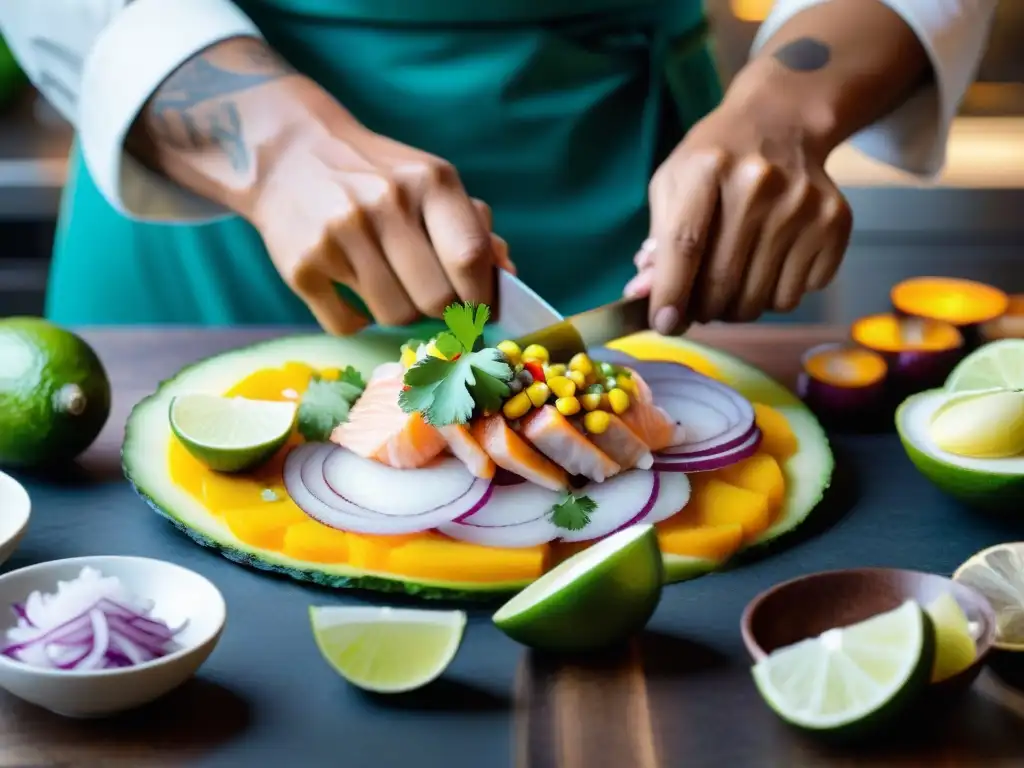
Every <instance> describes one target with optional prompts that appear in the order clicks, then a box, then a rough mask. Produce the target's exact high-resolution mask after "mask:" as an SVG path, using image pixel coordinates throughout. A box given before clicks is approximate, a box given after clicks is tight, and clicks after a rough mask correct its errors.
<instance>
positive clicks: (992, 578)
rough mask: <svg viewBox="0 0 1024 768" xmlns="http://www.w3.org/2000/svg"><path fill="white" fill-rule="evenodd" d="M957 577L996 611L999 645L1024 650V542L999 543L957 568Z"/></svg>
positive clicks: (997, 644)
mask: <svg viewBox="0 0 1024 768" xmlns="http://www.w3.org/2000/svg"><path fill="white" fill-rule="evenodd" d="M953 580H954V581H958V582H960V583H961V584H966V585H967V586H969V587H974V588H975V589H976V590H978V591H979V592H980V593H981V594H983V595H984V596H985V598H986V599H987V600H988V602H989V604H990V605H991V606H992V610H993V611H994V612H995V614H996V647H998V648H1002V649H1004V650H1011V651H1024V542H1012V543H1008V544H996V545H995V546H994V547H989V548H988V549H985V550H982V551H981V552H979V553H978V554H976V555H974V556H973V557H971V558H970V559H969V560H968V561H967V562H966V563H964V564H963V565H961V566H960V567H959V568H957V569H956V573H954V574H953Z"/></svg>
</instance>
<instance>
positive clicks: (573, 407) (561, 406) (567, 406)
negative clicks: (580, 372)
mask: <svg viewBox="0 0 1024 768" xmlns="http://www.w3.org/2000/svg"><path fill="white" fill-rule="evenodd" d="M555 408H557V409H558V412H559V413H560V414H562V415H563V416H575V415H576V414H577V413H579V412H580V401H579V400H577V399H576V398H575V397H560V398H558V399H557V400H555Z"/></svg>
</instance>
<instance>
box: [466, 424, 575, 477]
mask: <svg viewBox="0 0 1024 768" xmlns="http://www.w3.org/2000/svg"><path fill="white" fill-rule="evenodd" d="M472 434H473V438H474V439H475V440H476V441H477V442H478V443H479V444H480V447H481V448H483V449H484V451H485V452H486V453H487V455H488V456H490V457H491V459H493V460H494V463H495V464H497V465H498V466H499V467H501V468H502V469H504V470H507V471H508V472H511V473H512V474H514V475H518V476H519V477H522V478H523V479H525V480H528V481H529V482H531V483H535V484H536V485H540V486H543V487H544V488H550V489H551V490H553V491H564V490H566V489H568V487H569V478H568V476H567V475H566V474H565V470H564V469H562V468H561V467H560V466H558V465H557V464H554V463H553V462H551V461H550V460H549V459H547V458H545V457H544V456H543V455H542V454H541V453H539V452H538V451H537V450H536V449H534V448H533V447H531V446H530V444H529V443H527V442H526V441H525V440H523V438H521V437H520V436H519V435H517V434H516V433H515V430H513V429H512V427H510V426H509V425H508V422H507V421H505V417H504V416H502V415H501V414H497V415H494V416H485V417H484V418H482V419H478V420H477V421H476V423H474V424H473V429H472Z"/></svg>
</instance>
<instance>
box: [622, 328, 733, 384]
mask: <svg viewBox="0 0 1024 768" xmlns="http://www.w3.org/2000/svg"><path fill="white" fill-rule="evenodd" d="M606 346H607V347H608V348H609V349H617V350H618V351H619V352H625V353H626V354H627V355H632V356H633V357H635V358H636V359H637V360H662V361H666V362H670V363H680V364H682V365H688V366H689V367H691V368H693V370H695V371H697V372H698V373H703V374H704V375H705V376H708V377H710V378H712V379H718V380H721V378H722V373H721V371H719V370H718V368H716V367H715V365H714V364H713V363H712V362H711V361H710V360H708V359H707V358H706V357H704V355H702V354H700V352H697V351H696V350H692V349H683V348H681V347H677V346H675V345H669V344H666V343H665V342H664V341H661V340H660V339H659V337H657V336H651V335H648V334H638V335H636V336H627V337H626V338H624V339H616V340H615V341H610V342H608V344H607V345H606Z"/></svg>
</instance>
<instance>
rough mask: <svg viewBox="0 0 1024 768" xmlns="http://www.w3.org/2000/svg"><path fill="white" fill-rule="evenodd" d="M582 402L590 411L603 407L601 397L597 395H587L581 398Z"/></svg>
mask: <svg viewBox="0 0 1024 768" xmlns="http://www.w3.org/2000/svg"><path fill="white" fill-rule="evenodd" d="M580 402H581V403H583V407H584V408H586V409H587V410H588V411H595V410H597V409H598V408H600V407H601V396H600V395H597V394H587V395H583V396H582V397H581V398H580Z"/></svg>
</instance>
